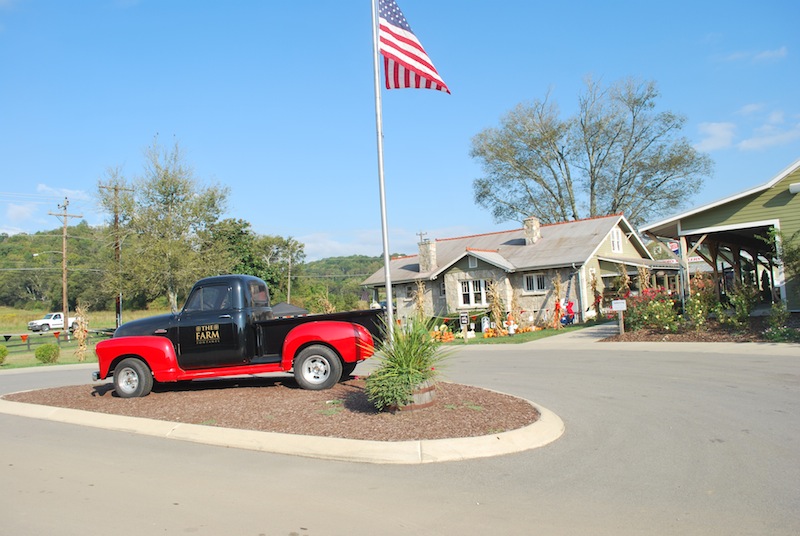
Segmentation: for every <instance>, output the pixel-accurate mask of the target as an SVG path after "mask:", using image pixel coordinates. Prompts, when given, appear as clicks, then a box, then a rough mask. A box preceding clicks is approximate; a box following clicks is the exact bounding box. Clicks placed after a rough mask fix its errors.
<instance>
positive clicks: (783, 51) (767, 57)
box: [725, 46, 789, 63]
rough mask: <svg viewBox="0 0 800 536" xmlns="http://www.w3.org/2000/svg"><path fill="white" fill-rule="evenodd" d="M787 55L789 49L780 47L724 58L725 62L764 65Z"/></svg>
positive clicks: (739, 53) (735, 54) (736, 53)
mask: <svg viewBox="0 0 800 536" xmlns="http://www.w3.org/2000/svg"><path fill="white" fill-rule="evenodd" d="M788 55H789V49H788V48H787V47H786V46H782V47H780V48H777V49H775V50H762V51H760V52H759V51H756V52H733V53H732V54H728V55H727V56H726V57H725V60H726V61H745V62H752V63H764V62H769V61H778V60H782V59H783V58H785V57H786V56H788Z"/></svg>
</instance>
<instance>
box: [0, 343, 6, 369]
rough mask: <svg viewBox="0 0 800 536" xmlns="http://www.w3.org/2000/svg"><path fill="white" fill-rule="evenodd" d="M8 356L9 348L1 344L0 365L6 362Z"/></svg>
mask: <svg viewBox="0 0 800 536" xmlns="http://www.w3.org/2000/svg"><path fill="white" fill-rule="evenodd" d="M6 357H8V348H6V347H5V346H0V365H2V364H3V363H5V361H6Z"/></svg>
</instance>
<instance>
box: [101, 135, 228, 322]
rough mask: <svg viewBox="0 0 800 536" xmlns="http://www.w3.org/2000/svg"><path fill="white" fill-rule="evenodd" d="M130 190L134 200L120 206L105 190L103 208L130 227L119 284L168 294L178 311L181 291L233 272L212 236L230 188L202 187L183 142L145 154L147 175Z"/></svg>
mask: <svg viewBox="0 0 800 536" xmlns="http://www.w3.org/2000/svg"><path fill="white" fill-rule="evenodd" d="M117 179H118V180H119V179H121V178H120V177H117ZM120 184H124V180H123V181H121V183H120ZM131 189H132V190H133V192H131V193H130V196H131V198H130V199H129V200H128V199H126V200H123V201H122V202H120V201H119V199H118V200H117V202H116V204H115V201H114V200H113V199H112V198H111V196H112V193H111V191H109V190H107V189H104V190H101V192H100V196H101V199H102V204H103V206H105V207H112V206H113V210H115V211H119V213H120V222H121V223H120V225H124V226H125V227H126V232H125V239H124V242H123V256H122V258H123V261H122V262H121V263H120V265H119V269H118V271H117V272H116V275H117V276H118V279H117V280H116V281H115V283H117V284H121V285H122V288H123V289H125V290H126V291H131V293H133V294H136V293H142V294H144V295H145V296H146V297H147V299H154V298H156V297H158V296H164V295H166V296H167V300H168V303H169V306H170V308H171V309H172V310H173V311H176V310H177V309H178V295H179V293H182V292H185V291H187V290H188V289H189V287H190V286H191V285H192V283H194V281H195V280H197V279H199V278H200V277H203V276H206V275H211V274H216V273H221V272H225V271H228V270H229V269H230V264H229V260H230V258H229V257H228V256H227V255H225V254H224V252H220V251H217V250H216V249H215V248H214V247H212V246H213V239H212V238H211V228H212V226H213V225H214V224H215V223H216V222H217V220H218V219H219V216H220V214H222V212H223V210H224V208H225V203H226V200H227V197H228V189H227V188H224V187H220V186H208V187H203V186H201V185H199V184H198V181H197V179H196V178H195V176H194V172H193V171H192V169H191V168H190V167H189V166H188V165H187V164H186V162H185V160H184V156H183V153H182V152H181V150H180V147H179V146H178V144H177V143H176V144H175V145H174V146H173V147H172V148H171V149H165V148H163V147H161V146H160V145H159V144H158V140H156V141H154V143H153V145H151V146H150V147H148V148H147V150H146V151H145V172H144V176H143V177H141V178H140V179H139V180H137V181H136V182H135V184H134V185H133V187H132V188H131Z"/></svg>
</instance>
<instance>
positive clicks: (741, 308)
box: [729, 285, 759, 325]
mask: <svg viewBox="0 0 800 536" xmlns="http://www.w3.org/2000/svg"><path fill="white" fill-rule="evenodd" d="M758 297H759V295H758V288H756V287H754V286H752V285H736V288H735V289H734V290H733V292H731V293H730V295H729V298H730V300H731V305H732V306H733V316H734V318H735V319H736V321H737V322H738V324H739V325H742V324H745V323H746V322H748V321H749V320H750V313H752V312H753V309H755V307H756V304H757V303H758Z"/></svg>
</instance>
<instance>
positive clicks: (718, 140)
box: [694, 123, 736, 152]
mask: <svg viewBox="0 0 800 536" xmlns="http://www.w3.org/2000/svg"><path fill="white" fill-rule="evenodd" d="M697 128H698V130H699V131H700V134H701V135H702V136H703V138H702V139H701V140H700V142H698V143H697V144H695V146H694V147H695V149H697V150H698V151H703V152H705V151H715V150H717V149H725V148H726V147H730V146H731V145H732V144H733V136H734V131H735V130H736V125H735V124H733V123H700V125H698V127H697Z"/></svg>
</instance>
